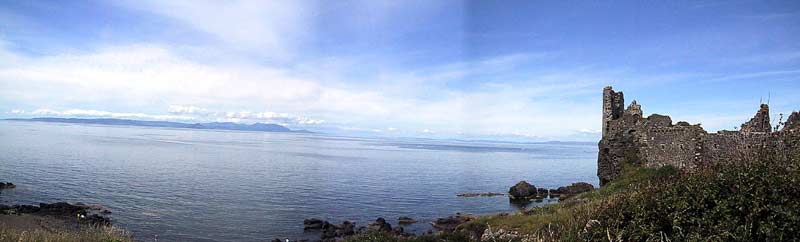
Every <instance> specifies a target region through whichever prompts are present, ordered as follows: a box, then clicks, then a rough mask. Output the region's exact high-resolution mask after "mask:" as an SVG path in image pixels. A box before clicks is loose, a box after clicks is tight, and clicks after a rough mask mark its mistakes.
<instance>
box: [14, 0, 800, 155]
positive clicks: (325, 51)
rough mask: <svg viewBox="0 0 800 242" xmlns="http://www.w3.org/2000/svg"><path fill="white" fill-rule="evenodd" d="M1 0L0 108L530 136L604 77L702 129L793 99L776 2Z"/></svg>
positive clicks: (584, 98)
mask: <svg viewBox="0 0 800 242" xmlns="http://www.w3.org/2000/svg"><path fill="white" fill-rule="evenodd" d="M4 5H5V6H2V7H0V18H2V20H3V21H2V22H3V23H4V24H3V26H4V28H2V30H0V111H2V113H0V117H5V118H13V117H33V116H46V115H50V116H63V117H113V118H131V119H150V120H170V121H184V122H195V121H197V122H205V121H212V122H213V121H220V122H242V123H256V122H268V123H278V124H285V125H288V126H290V127H294V128H298V127H299V128H306V129H310V130H317V131H322V132H331V133H337V134H352V135H375V136H412V137H443V138H470V139H513V140H532V141H541V140H596V139H597V138H598V137H599V130H600V126H601V124H600V111H601V110H600V101H601V90H602V88H603V87H604V86H607V85H613V86H615V89H617V90H622V91H624V92H625V93H626V94H627V95H626V98H627V101H628V102H630V101H632V100H633V99H636V100H638V101H639V103H640V104H642V105H643V108H644V111H645V112H646V113H651V112H653V113H663V114H669V115H671V116H672V117H673V120H687V121H689V122H692V123H702V124H703V126H704V127H706V129H708V130H711V131H714V130H719V129H730V128H732V127H733V126H735V125H738V124H739V123H741V122H744V121H746V120H747V119H749V117H750V116H752V114H753V113H754V112H755V110H756V109H757V105H758V102H759V99H763V97H765V96H770V97H771V99H772V101H771V106H772V107H773V109H772V110H773V113H774V115H773V117H776V116H777V113H787V112H790V111H792V110H793V109H797V108H800V98H799V97H798V96H797V95H793V94H796V93H800V80H798V79H799V78H798V75H797V74H798V73H800V69H798V66H800V54H798V53H800V44H798V43H800V39H799V38H800V37H798V36H800V29H799V28H800V27H798V26H800V25H796V23H797V22H798V21H800V14H798V13H800V6H798V4H793V3H785V4H778V5H758V4H753V3H739V2H735V3H734V2H721V3H720V4H714V5H694V4H691V3H663V6H659V7H652V6H646V5H644V4H641V3H637V2H630V3H629V4H625V5H606V4H602V3H591V4H585V5H575V4H564V3H549V4H539V3H529V2H519V3H513V4H512V3H504V4H501V3H475V2H433V3H432V2H428V1H414V2H406V3H404V4H400V3H394V2H383V1H355V2H341V3H340V2H321V1H319V2H318V1H276V2H264V1H231V2H225V3H219V2H214V1H167V2H165V1H120V2H104V1H100V2H95V3H84V2H69V1H67V2H61V3H52V4H42V3H8V4H4ZM598 8H599V9H603V10H606V11H596V10H597V9H598ZM50 13H56V14H50ZM563 13H570V14H566V15H565V14H563ZM710 13H714V14H710ZM776 14H779V15H776ZM572 15H576V16H581V17H580V18H577V19H576V18H573V17H570V16H572ZM770 16H772V17H770ZM631 19H639V20H638V21H630V20H631ZM553 26H558V28H554V27H553ZM586 26H594V27H592V28H588V27H586Z"/></svg>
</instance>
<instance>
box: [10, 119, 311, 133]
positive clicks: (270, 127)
mask: <svg viewBox="0 0 800 242" xmlns="http://www.w3.org/2000/svg"><path fill="white" fill-rule="evenodd" d="M7 120H16V121H33V122H50V123H75V124H104V125H128V126H144V127H166V128H187V129H221V130H245V131H262V132H285V133H312V132H311V131H308V130H291V129H289V128H287V127H284V126H281V125H277V124H265V123H255V124H238V123H231V122H213V123H193V124H189V123H178V122H169V121H143V120H131V119H115V118H96V119H85V118H32V119H7Z"/></svg>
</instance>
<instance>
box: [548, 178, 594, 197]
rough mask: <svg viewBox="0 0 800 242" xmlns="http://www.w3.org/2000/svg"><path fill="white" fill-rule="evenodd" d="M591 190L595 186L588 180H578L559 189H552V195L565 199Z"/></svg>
mask: <svg viewBox="0 0 800 242" xmlns="http://www.w3.org/2000/svg"><path fill="white" fill-rule="evenodd" d="M591 190H594V186H593V185H592V184H589V183H586V182H576V183H572V184H571V185H569V186H563V187H559V188H558V189H554V190H550V196H554V197H561V198H562V199H565V198H568V197H571V196H575V195H578V194H580V193H584V192H588V191H591Z"/></svg>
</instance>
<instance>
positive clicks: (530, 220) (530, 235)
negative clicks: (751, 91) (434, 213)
mask: <svg viewBox="0 0 800 242" xmlns="http://www.w3.org/2000/svg"><path fill="white" fill-rule="evenodd" d="M798 164H800V162H798V160H797V159H794V160H791V162H776V161H773V160H772V159H761V160H759V161H755V162H752V163H748V164H721V165H716V166H713V167H707V168H704V169H700V170H699V171H697V172H695V173H692V174H685V173H682V172H680V171H678V170H677V169H675V168H673V167H662V168H658V169H647V168H639V167H634V166H632V165H629V166H626V167H624V169H623V170H624V176H623V178H622V179H618V180H616V181H613V182H612V183H610V184H608V185H606V186H604V187H602V188H600V189H597V190H595V191H592V192H588V193H584V194H581V195H578V196H576V197H572V198H569V199H566V200H564V201H562V202H561V203H559V204H554V205H549V206H544V207H537V208H533V209H530V210H527V211H524V212H521V213H518V214H514V215H508V216H486V217H481V218H479V219H477V220H476V221H472V222H469V223H466V224H462V225H460V226H459V228H458V229H457V230H456V231H455V232H451V233H440V234H436V235H424V236H419V237H414V238H398V237H394V236H391V235H388V234H381V233H370V234H360V235H356V236H353V237H350V238H347V239H346V240H345V241H347V242H360V241H398V242H399V241H409V242H411V241H800V169H798Z"/></svg>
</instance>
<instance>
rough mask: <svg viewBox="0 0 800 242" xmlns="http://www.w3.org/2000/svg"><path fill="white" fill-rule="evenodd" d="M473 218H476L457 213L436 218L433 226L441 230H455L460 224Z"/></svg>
mask: <svg viewBox="0 0 800 242" xmlns="http://www.w3.org/2000/svg"><path fill="white" fill-rule="evenodd" d="M473 219H475V218H474V217H472V216H469V215H461V214H456V216H450V217H446V218H439V219H436V221H433V222H432V223H431V226H433V228H435V229H437V230H440V231H454V230H455V229H456V228H457V227H458V226H459V225H461V224H463V223H466V222H469V221H472V220H473Z"/></svg>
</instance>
